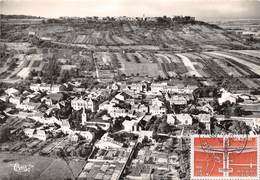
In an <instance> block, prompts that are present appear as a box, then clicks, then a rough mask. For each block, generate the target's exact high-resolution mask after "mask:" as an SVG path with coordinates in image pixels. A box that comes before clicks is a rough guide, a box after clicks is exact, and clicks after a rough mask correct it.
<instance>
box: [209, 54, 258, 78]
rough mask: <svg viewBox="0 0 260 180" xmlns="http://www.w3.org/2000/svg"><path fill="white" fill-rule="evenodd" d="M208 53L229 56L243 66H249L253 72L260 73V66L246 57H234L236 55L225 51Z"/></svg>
mask: <svg viewBox="0 0 260 180" xmlns="http://www.w3.org/2000/svg"><path fill="white" fill-rule="evenodd" d="M208 53H209V54H213V55H217V56H221V57H224V58H228V59H231V60H234V61H236V62H238V63H240V64H242V65H244V66H243V67H247V68H248V69H250V70H251V71H252V72H254V73H256V74H258V75H260V66H258V65H256V64H254V63H251V62H248V61H246V60H244V59H240V58H237V57H234V56H231V55H227V54H224V53H223V52H208Z"/></svg>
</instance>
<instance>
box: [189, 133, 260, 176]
mask: <svg viewBox="0 0 260 180" xmlns="http://www.w3.org/2000/svg"><path fill="white" fill-rule="evenodd" d="M259 152H260V151H259V136H252V135H248V136H245V135H243V136H241V135H232V136H216V137H212V136H208V135H203V136H198V135H195V136H192V138H191V179H193V180H195V179H196V180H202V179H203V180H206V179H211V180H213V179H214V180H215V179H216V180H217V179H221V180H223V179H225V180H232V179H236V180H240V179H241V180H242V179H250V180H259V179H260V168H259V159H260V156H259Z"/></svg>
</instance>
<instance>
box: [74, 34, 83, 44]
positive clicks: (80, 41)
mask: <svg viewBox="0 0 260 180" xmlns="http://www.w3.org/2000/svg"><path fill="white" fill-rule="evenodd" d="M85 39H86V35H78V36H77V38H76V39H75V41H74V43H78V44H82V43H84V42H85Z"/></svg>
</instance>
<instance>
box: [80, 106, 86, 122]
mask: <svg viewBox="0 0 260 180" xmlns="http://www.w3.org/2000/svg"><path fill="white" fill-rule="evenodd" d="M86 122H87V115H86V112H85V107H83V112H82V114H81V124H82V125H85V124H86Z"/></svg>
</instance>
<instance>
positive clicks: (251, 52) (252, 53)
mask: <svg viewBox="0 0 260 180" xmlns="http://www.w3.org/2000/svg"><path fill="white" fill-rule="evenodd" d="M234 51H235V52H239V53H241V54H246V55H249V56H253V57H257V58H260V50H234Z"/></svg>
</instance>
